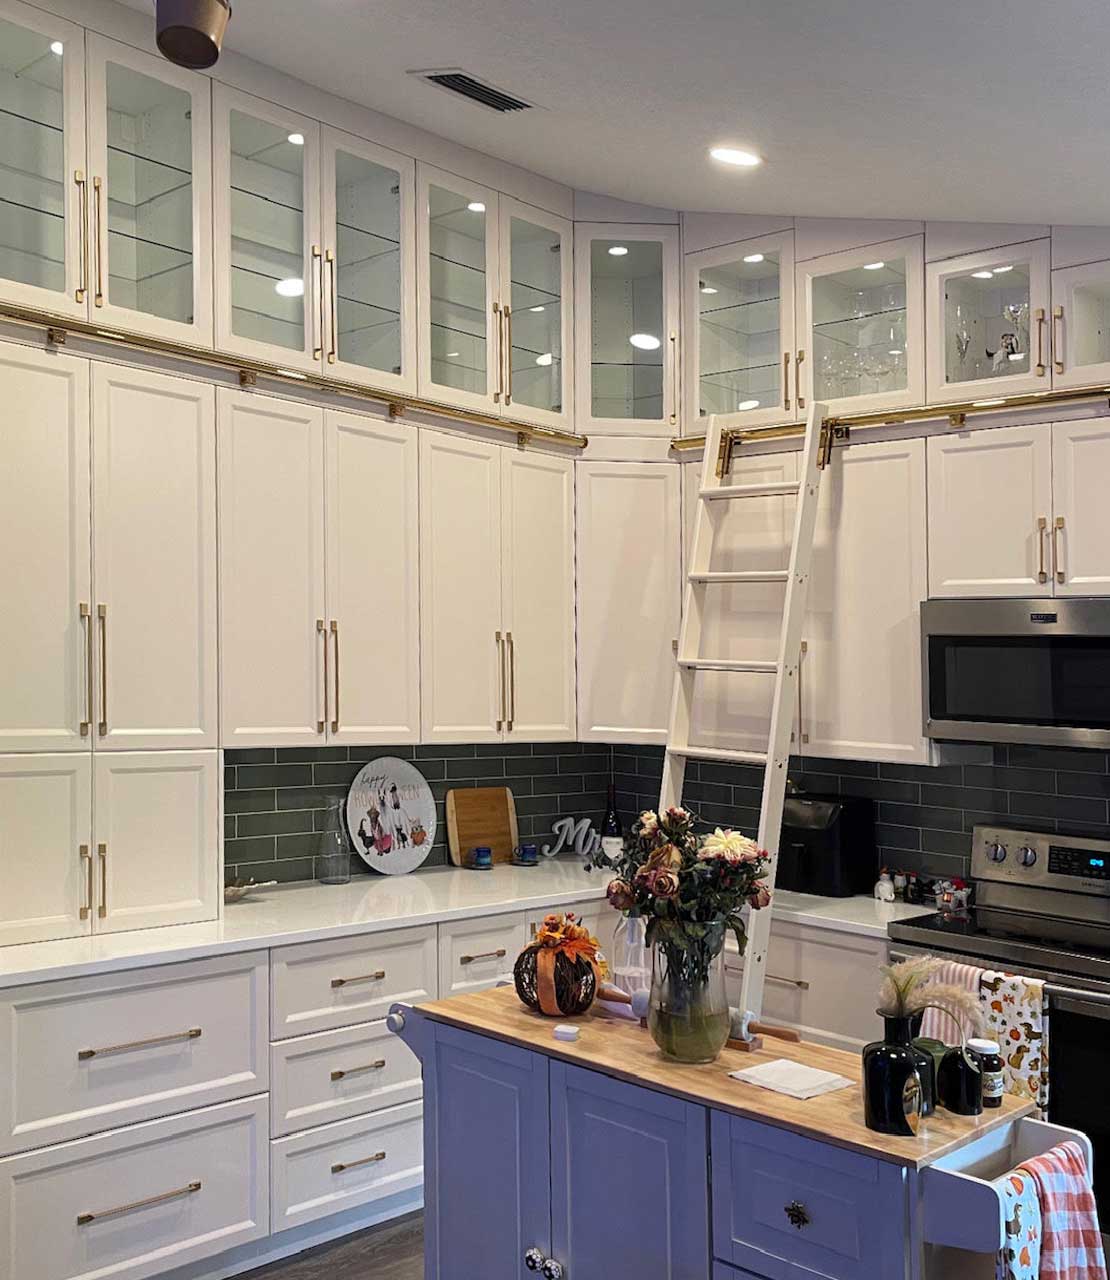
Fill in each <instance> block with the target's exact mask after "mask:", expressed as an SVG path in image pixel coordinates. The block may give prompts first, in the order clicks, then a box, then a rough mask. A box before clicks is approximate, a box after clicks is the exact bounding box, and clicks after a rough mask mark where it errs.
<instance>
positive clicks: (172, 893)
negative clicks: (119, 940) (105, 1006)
mask: <svg viewBox="0 0 1110 1280" xmlns="http://www.w3.org/2000/svg"><path fill="white" fill-rule="evenodd" d="M222 774H223V769H222V767H221V761H220V753H219V752H218V751H150V752H135V753H131V752H127V753H124V752H120V753H118V754H112V755H103V756H99V757H97V760H96V764H95V788H96V790H95V797H94V800H95V810H94V812H95V814H96V823H95V836H96V856H97V868H96V870H97V877H98V881H97V883H98V892H97V918H96V930H97V932H98V933H118V932H120V931H121V930H125V929H149V928H153V927H155V926H157V925H166V924H190V923H192V922H193V921H195V920H214V919H215V918H216V916H217V915H218V914H219V905H218V904H219V888H220V873H221V866H220V823H221V820H222V819H221V807H222V805H221V797H222V787H223V776H222Z"/></svg>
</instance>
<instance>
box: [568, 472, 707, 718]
mask: <svg viewBox="0 0 1110 1280" xmlns="http://www.w3.org/2000/svg"><path fill="white" fill-rule="evenodd" d="M576 472H577V475H576V480H577V502H576V506H577V521H576V523H577V530H578V541H577V576H578V737H579V739H580V740H581V741H583V742H591V741H592V742H641V743H663V742H665V741H666V738H667V722H668V717H669V713H670V706H671V690H672V687H673V682H674V671H675V663H674V648H673V646H674V644H675V643H676V641H677V639H678V629H679V615H680V611H681V601H680V582H681V571H682V565H681V560H682V554H681V545H682V533H681V515H680V507H681V499H680V489H679V485H680V479H679V468H678V465H677V464H676V463H669V462H663V463H637V462H629V463H623V462H579V463H578V464H577V468H576Z"/></svg>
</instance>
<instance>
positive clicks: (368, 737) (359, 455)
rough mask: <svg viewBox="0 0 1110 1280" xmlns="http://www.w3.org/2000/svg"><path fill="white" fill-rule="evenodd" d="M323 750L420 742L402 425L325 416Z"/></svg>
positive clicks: (413, 550)
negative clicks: (327, 686)
mask: <svg viewBox="0 0 1110 1280" xmlns="http://www.w3.org/2000/svg"><path fill="white" fill-rule="evenodd" d="M325 437H326V449H327V556H326V559H327V567H328V592H327V596H328V612H329V615H330V621H329V636H328V642H329V643H330V645H331V650H332V651H331V663H330V670H329V678H330V680H331V682H332V688H331V690H330V691H329V697H330V700H331V701H330V707H329V711H330V716H331V719H330V721H329V727H328V733H329V737H330V740H331V741H332V742H359V743H367V744H369V743H376V742H381V743H398V742H415V741H416V740H417V739H418V738H419V736H420V612H419V610H420V603H419V598H418V590H419V573H418V570H417V564H418V556H419V526H418V520H417V496H416V495H417V479H416V474H417V443H416V433H415V432H414V431H413V430H412V428H411V427H403V426H397V425H394V424H393V423H392V422H380V421H377V420H376V419H373V418H366V417H359V416H356V415H355V414H347V413H336V412H332V411H330V410H329V412H328V414H327V417H326V431H325Z"/></svg>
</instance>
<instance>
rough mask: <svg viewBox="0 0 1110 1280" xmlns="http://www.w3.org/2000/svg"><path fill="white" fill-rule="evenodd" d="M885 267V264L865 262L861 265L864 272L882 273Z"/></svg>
mask: <svg viewBox="0 0 1110 1280" xmlns="http://www.w3.org/2000/svg"><path fill="white" fill-rule="evenodd" d="M885 266H886V263H885V262H865V263H864V264H863V269H864V271H882V269H883V267H885Z"/></svg>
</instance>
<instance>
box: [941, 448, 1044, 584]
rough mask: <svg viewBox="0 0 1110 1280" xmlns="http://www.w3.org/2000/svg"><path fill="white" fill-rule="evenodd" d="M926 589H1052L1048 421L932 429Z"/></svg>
mask: <svg viewBox="0 0 1110 1280" xmlns="http://www.w3.org/2000/svg"><path fill="white" fill-rule="evenodd" d="M926 452H927V456H928V464H929V594H930V595H931V596H1050V595H1051V594H1052V585H1051V581H1050V578H1049V574H1048V572H1047V569H1048V553H1049V547H1048V544H1049V531H1048V526H1049V524H1050V523H1051V518H1052V440H1051V436H1050V433H1049V430H1048V428H1046V427H1044V426H1033V427H1000V428H997V429H992V430H988V431H968V432H962V433H961V434H959V435H950V436H931V437H930V438H929V440H928V441H927V446H926Z"/></svg>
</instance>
